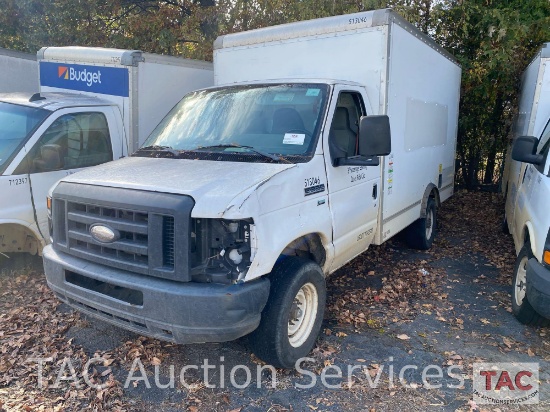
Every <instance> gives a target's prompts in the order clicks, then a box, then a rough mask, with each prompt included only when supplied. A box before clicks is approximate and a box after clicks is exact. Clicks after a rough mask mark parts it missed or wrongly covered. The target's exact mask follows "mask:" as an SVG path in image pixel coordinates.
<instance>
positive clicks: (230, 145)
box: [194, 143, 292, 163]
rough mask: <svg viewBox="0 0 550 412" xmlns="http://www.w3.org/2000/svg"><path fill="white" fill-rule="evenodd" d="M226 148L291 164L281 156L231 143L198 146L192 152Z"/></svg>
mask: <svg viewBox="0 0 550 412" xmlns="http://www.w3.org/2000/svg"><path fill="white" fill-rule="evenodd" d="M228 147H235V148H237V149H247V150H249V151H250V152H254V153H256V154H259V155H260V156H263V157H267V158H268V159H271V160H273V161H275V162H280V161H283V162H285V163H292V162H290V161H288V160H287V159H285V158H284V157H282V156H277V155H275V154H273V153H267V152H262V151H261V150H258V149H256V148H255V147H253V146H245V145H240V144H236V143H231V144H214V145H211V146H199V147H197V148H196V149H194V150H203V149H224V148H228Z"/></svg>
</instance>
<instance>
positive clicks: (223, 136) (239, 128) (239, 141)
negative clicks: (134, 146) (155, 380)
mask: <svg viewBox="0 0 550 412" xmlns="http://www.w3.org/2000/svg"><path fill="white" fill-rule="evenodd" d="M327 94H328V86H327V85H323V84H276V85H253V86H250V85H248V86H234V87H226V88H219V89H210V90H202V91H198V92H194V93H191V94H189V95H187V96H185V97H184V98H183V100H181V101H180V102H179V103H178V104H177V105H176V106H175V107H174V108H173V109H172V111H171V112H170V113H169V114H168V115H167V116H166V118H164V120H163V121H162V122H161V123H160V124H159V125H158V126H157V128H156V129H155V130H154V131H153V133H152V134H151V135H150V136H149V138H148V139H147V140H146V141H145V143H144V145H143V147H142V148H141V149H140V150H139V151H138V152H137V153H136V155H144V152H147V151H153V152H157V154H156V155H158V153H159V152H164V153H166V154H167V155H169V156H170V157H191V158H203V159H204V158H211V159H213V160H236V161H280V160H282V159H284V160H286V161H292V162H303V161H307V160H309V158H310V157H311V155H313V153H314V151H315V144H316V141H317V135H318V134H319V130H320V128H321V121H322V115H323V113H324V109H325V105H326V101H327ZM189 152H191V153H189ZM213 153H214V154H215V156H214V157H213V156H212V154H213ZM204 155H209V156H210V157H205V156H204ZM224 155H227V157H226V156H224ZM236 155H239V156H236ZM247 159H248V160H247ZM270 159H271V160H270Z"/></svg>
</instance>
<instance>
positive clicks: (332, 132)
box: [323, 87, 381, 268]
mask: <svg viewBox="0 0 550 412" xmlns="http://www.w3.org/2000/svg"><path fill="white" fill-rule="evenodd" d="M334 97H335V98H333V99H332V103H331V107H330V111H329V117H328V118H329V119H331V123H330V128H328V127H327V128H325V134H324V137H323V139H324V147H325V167H326V170H327V179H328V187H329V207H330V211H331V214H332V223H333V240H332V241H333V244H334V251H335V258H334V261H333V263H332V268H337V267H340V266H341V265H343V264H344V263H346V262H347V261H349V260H351V259H353V258H354V257H355V256H357V255H358V254H360V253H362V252H363V251H364V250H366V249H367V248H368V246H369V245H370V244H371V243H372V240H373V238H374V234H375V231H376V223H377V218H378V205H379V195H380V192H381V189H380V166H333V162H332V160H331V153H332V152H333V151H334V150H336V151H339V155H340V156H341V155H342V153H345V155H346V157H351V156H355V155H356V154H357V150H358V135H359V120H360V118H361V116H366V115H367V113H366V109H365V101H366V96H365V94H364V92H363V91H362V90H361V89H359V88H357V89H355V90H354V89H353V88H352V87H346V88H343V87H337V88H335V90H334ZM327 129H328V130H327ZM328 148H330V150H327V149H328ZM329 151H330V152H331V153H329Z"/></svg>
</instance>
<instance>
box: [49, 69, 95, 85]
mask: <svg viewBox="0 0 550 412" xmlns="http://www.w3.org/2000/svg"><path fill="white" fill-rule="evenodd" d="M57 77H59V78H60V79H64V80H72V81H77V82H84V83H86V86H88V87H91V86H92V85H93V84H95V83H99V84H101V71H100V70H99V69H98V70H97V71H91V70H88V69H82V70H76V69H75V68H74V67H68V66H58V67H57Z"/></svg>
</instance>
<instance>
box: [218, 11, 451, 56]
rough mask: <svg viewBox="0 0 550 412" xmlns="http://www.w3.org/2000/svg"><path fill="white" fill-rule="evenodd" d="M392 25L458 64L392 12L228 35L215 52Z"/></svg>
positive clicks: (317, 20) (348, 15)
mask: <svg viewBox="0 0 550 412" xmlns="http://www.w3.org/2000/svg"><path fill="white" fill-rule="evenodd" d="M392 23H396V24H398V25H399V26H401V27H403V28H404V29H405V30H407V31H409V32H410V33H412V34H414V35H415V36H416V37H418V38H419V39H421V40H422V41H423V42H424V43H426V44H427V45H429V46H430V47H431V48H433V49H435V50H437V51H438V52H439V53H441V54H442V55H444V56H445V57H447V58H448V59H449V60H451V61H452V62H454V63H455V64H458V61H457V60H456V58H455V57H454V56H453V55H452V54H451V53H449V52H448V51H446V50H445V49H444V48H443V47H441V46H440V45H439V44H437V43H436V42H435V41H434V40H433V39H432V38H431V37H429V36H428V35H426V34H424V33H423V32H421V31H420V30H419V29H418V28H416V27H415V26H414V25H412V24H411V23H409V22H408V21H407V20H405V19H404V18H403V17H401V16H400V15H399V14H398V13H396V12H394V11H393V10H391V9H380V10H370V11H365V12H359V13H353V14H345V15H341V16H332V17H324V18H320V19H313V20H305V21H298V22H294V23H286V24H280V25H277V26H270V27H264V28H260V29H254V30H249V31H243V32H239V33H231V34H225V35H222V36H219V37H218V38H217V39H216V40H215V42H214V50H218V49H223V48H230V47H246V46H253V45H256V44H261V43H268V42H276V41H283V40H288V39H298V38H303V37H308V36H318V35H322V36H328V35H335V34H336V33H342V32H346V31H351V32H353V31H357V30H358V29H361V28H366V27H378V26H386V25H391V24H392ZM358 52H359V51H358Z"/></svg>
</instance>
